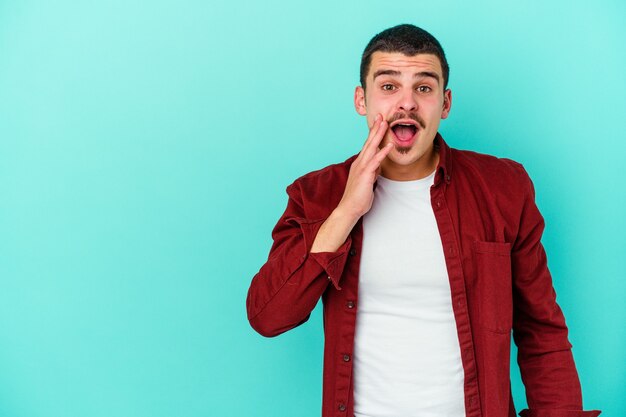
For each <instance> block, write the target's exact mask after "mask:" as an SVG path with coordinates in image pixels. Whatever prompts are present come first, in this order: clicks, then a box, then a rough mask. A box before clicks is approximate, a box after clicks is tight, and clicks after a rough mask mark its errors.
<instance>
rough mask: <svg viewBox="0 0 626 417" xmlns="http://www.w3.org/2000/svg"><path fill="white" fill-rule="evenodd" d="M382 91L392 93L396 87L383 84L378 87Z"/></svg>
mask: <svg viewBox="0 0 626 417" xmlns="http://www.w3.org/2000/svg"><path fill="white" fill-rule="evenodd" d="M380 88H381V89H382V90H383V91H393V90H394V89H395V88H396V87H395V86H394V85H393V84H383V85H381V86H380Z"/></svg>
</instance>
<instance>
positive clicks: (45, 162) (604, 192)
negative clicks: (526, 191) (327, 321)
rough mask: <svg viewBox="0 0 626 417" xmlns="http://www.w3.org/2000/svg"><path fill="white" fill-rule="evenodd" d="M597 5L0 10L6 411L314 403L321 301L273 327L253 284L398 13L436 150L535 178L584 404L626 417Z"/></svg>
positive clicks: (608, 52) (86, 412)
mask: <svg viewBox="0 0 626 417" xmlns="http://www.w3.org/2000/svg"><path fill="white" fill-rule="evenodd" d="M591 3H592V2H587V1H584V2H583V1H552V2H543V1H531V2H528V1H527V2H521V1H516V2H510V1H481V2H472V1H467V2H465V1H437V2H424V1H415V0H411V1H404V0H398V1H395V2H382V1H367V0H366V1H363V0H361V1H356V0H350V1H343V2H332V1H316V2H286V1H285V2H278V1H264V2H252V1H242V0H239V1H224V2H206V1H199V0H198V1H193V0H182V1H181V0H179V1H162V0H161V1H150V2H148V1H143V2H141V1H136V0H123V1H122V0H110V1H106V2H105V1H84V2H76V1H68V0H65V1H63V0H61V1H55V2H44V1H28V0H22V1H7V0H5V1H0V415H1V416H12V417H18V416H19V417H21V416H24V417H25V416H28V417H44V416H45V417H60V416H72V417H79V416H80V417H84V416H91V417H96V416H107V417H109V416H135V417H142V416H150V417H157V416H164V417H165V416H167V417H170V416H185V417H187V416H188V417H191V416H299V417H309V416H311V417H312V416H319V414H320V404H321V370H322V344H323V334H322V328H321V316H320V310H319V305H318V308H317V309H316V310H315V312H314V313H313V316H312V318H311V320H310V321H309V322H308V323H307V324H305V325H303V326H301V327H299V328H297V329H295V330H293V331H291V332H288V333H286V334H284V335H282V336H280V337H279V338H275V339H265V338H262V337H261V336H259V335H257V334H256V333H254V332H253V330H252V329H251V328H250V327H249V325H248V323H247V319H246V315H245V297H246V292H247V288H248V285H249V283H250V280H251V279H252V276H253V275H254V274H255V273H256V272H257V271H258V269H259V267H260V266H261V265H262V264H263V262H264V261H265V259H266V256H267V253H268V251H269V247H270V244H271V238H270V231H271V229H272V227H273V226H274V224H275V222H276V220H277V219H278V217H279V216H280V214H281V213H282V211H283V210H284V207H285V204H286V201H287V197H286V194H285V187H286V186H287V185H288V184H289V183H291V182H292V181H293V180H294V179H295V178H297V177H298V176H300V175H302V174H304V173H306V172H308V171H311V170H313V169H318V168H321V167H323V166H325V165H327V164H330V163H334V162H339V161H343V160H344V159H346V158H347V157H348V156H350V155H352V154H354V153H356V152H358V150H359V149H360V147H361V144H362V143H363V141H364V140H365V137H366V135H367V128H366V124H365V121H364V119H363V118H361V117H360V116H358V115H357V114H356V112H355V111H354V108H353V104H352V95H353V91H354V87H355V86H356V85H357V83H358V66H359V60H360V54H361V52H362V50H363V48H364V47H365V44H366V43H367V42H368V41H369V39H370V38H371V37H372V36H373V35H374V34H375V33H377V32H379V31H381V30H383V29H385V28H387V27H390V26H393V25H395V24H398V23H406V22H409V23H414V24H417V25H418V26H422V27H424V28H425V29H427V30H428V31H430V32H431V33H433V34H434V35H435V36H436V37H437V38H438V39H439V40H440V42H441V43H442V45H443V46H444V49H445V51H446V54H447V56H448V59H449V63H450V67H451V76H450V77H451V78H450V88H451V89H452V91H453V104H452V112H451V116H450V118H449V119H447V120H445V121H443V122H442V125H441V129H440V131H441V133H442V134H443V136H444V137H445V138H446V140H447V142H448V143H449V144H450V145H452V146H454V147H457V148H462V149H472V150H477V151H481V152H486V153H491V154H495V155H498V156H503V157H509V158H512V159H515V160H517V161H519V162H521V163H523V164H524V166H525V167H526V169H527V170H528V172H529V173H530V175H531V177H532V178H533V180H534V182H535V187H536V191H537V202H538V205H539V207H540V209H541V210H542V213H543V214H544V217H545V219H546V223H547V228H546V232H545V235H544V240H543V242H544V244H545V246H546V249H547V252H548V257H549V265H550V268H551V270H552V273H553V276H554V285H555V288H556V290H557V294H558V301H559V303H560V305H561V307H562V308H563V310H564V312H565V315H566V318H567V322H568V325H569V327H570V340H571V342H572V343H573V345H574V349H573V352H574V356H575V359H576V362H577V366H578V370H579V373H580V377H581V381H582V386H583V393H584V399H585V408H588V409H589V408H600V409H602V410H604V415H606V416H622V415H625V414H626V400H624V398H626V396H625V395H624V394H625V388H624V386H625V380H626V361H625V360H624V357H625V354H624V353H625V350H624V346H625V343H626V332H625V330H624V327H625V326H624V323H625V322H626V310H625V307H624V295H625V294H626V284H625V283H626V280H625V279H624V278H625V270H624V258H625V255H626V254H625V251H624V249H625V248H626V244H625V243H626V242H625V236H626V225H625V221H624V213H625V212H626V210H625V208H626V205H625V197H626V192H625V188H626V187H624V180H625V179H626V174H625V170H624V165H623V160H624V156H625V152H624V151H625V150H626V145H625V143H626V133H625V129H624V125H623V121H624V113H625V109H626V82H625V81H624V70H625V68H626V50H625V47H624V39H626V25H624V22H625V21H626V19H625V17H626V6H625V5H624V2H622V1H618V0H614V1H610V0H604V1H597V2H594V3H593V4H591ZM513 369H514V372H513V374H512V378H513V389H514V398H515V403H516V406H517V408H518V409H521V408H523V407H525V398H524V393H523V386H522V385H521V382H520V381H519V374H518V373H516V372H517V371H515V369H516V367H514V368H513Z"/></svg>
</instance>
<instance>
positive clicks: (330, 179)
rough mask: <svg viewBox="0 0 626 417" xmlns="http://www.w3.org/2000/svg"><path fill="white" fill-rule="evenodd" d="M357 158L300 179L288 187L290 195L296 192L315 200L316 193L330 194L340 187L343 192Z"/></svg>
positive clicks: (353, 156) (305, 175)
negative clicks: (351, 167)
mask: <svg viewBox="0 0 626 417" xmlns="http://www.w3.org/2000/svg"><path fill="white" fill-rule="evenodd" d="M357 156H358V155H352V156H351V157H349V158H348V159H346V160H345V161H343V162H339V163H336V164H332V165H328V166H326V167H324V168H321V169H318V170H315V171H311V172H309V173H307V174H304V175H302V176H301V177H298V178H297V179H296V180H294V181H293V182H292V183H291V184H290V185H288V186H287V193H288V194H290V195H291V194H292V193H294V192H298V193H304V194H307V195H309V197H311V198H313V197H314V194H315V193H316V192H324V193H328V192H329V191H332V190H333V189H337V188H339V186H340V187H341V191H342V192H343V186H344V185H345V183H346V181H347V179H348V174H349V172H350V166H351V165H352V162H353V161H354V160H355V159H356V157H357Z"/></svg>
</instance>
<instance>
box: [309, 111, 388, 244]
mask: <svg viewBox="0 0 626 417" xmlns="http://www.w3.org/2000/svg"><path fill="white" fill-rule="evenodd" d="M388 127H389V126H388V124H387V122H386V121H385V120H383V117H382V116H381V115H380V114H379V115H377V116H376V119H375V120H374V123H373V124H372V126H371V127H370V132H369V135H368V136H367V140H366V141H365V144H364V145H363V148H362V149H361V152H359V155H358V156H357V158H356V159H355V160H354V162H352V165H351V166H350V173H349V174H348V181H347V182H346V188H345V190H344V192H343V197H341V201H340V202H339V204H338V205H337V207H336V208H335V210H333V212H332V213H331V214H330V216H328V219H326V221H325V222H324V223H323V224H322V226H321V227H320V229H319V231H318V232H317V236H316V237H315V241H314V242H313V246H312V247H311V253H316V252H335V251H336V250H337V249H339V247H340V246H341V245H342V244H343V243H344V242H345V241H346V238H347V237H348V235H349V234H350V231H351V230H352V228H353V227H354V225H355V224H356V222H357V221H358V220H359V218H361V216H363V215H364V214H365V213H367V212H368V211H369V210H370V209H371V208H372V203H373V201H374V182H375V181H376V177H377V176H378V174H379V173H380V170H381V168H380V164H381V162H382V161H383V160H384V159H385V157H386V156H387V154H388V153H389V152H391V149H393V144H392V143H388V144H387V145H385V146H384V147H383V148H382V149H379V148H378V146H379V145H380V143H381V141H382V139H383V137H384V136H385V133H386V132H387V128H388Z"/></svg>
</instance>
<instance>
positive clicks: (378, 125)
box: [361, 114, 388, 159]
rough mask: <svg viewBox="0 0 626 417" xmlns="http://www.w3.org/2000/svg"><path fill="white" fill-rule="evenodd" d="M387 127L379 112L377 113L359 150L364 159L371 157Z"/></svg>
mask: <svg viewBox="0 0 626 417" xmlns="http://www.w3.org/2000/svg"><path fill="white" fill-rule="evenodd" d="M387 127H388V125H387V122H386V121H385V120H383V118H382V116H381V115H380V114H379V115H377V116H376V119H375V121H374V125H373V126H372V129H371V130H370V133H369V135H368V137H367V140H366V141H365V144H364V145H363V149H362V151H361V152H362V153H363V154H364V157H365V158H366V159H369V158H371V157H372V156H373V155H374V154H375V153H376V151H377V150H378V145H380V142H381V141H382V140H383V137H385V133H387Z"/></svg>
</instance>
